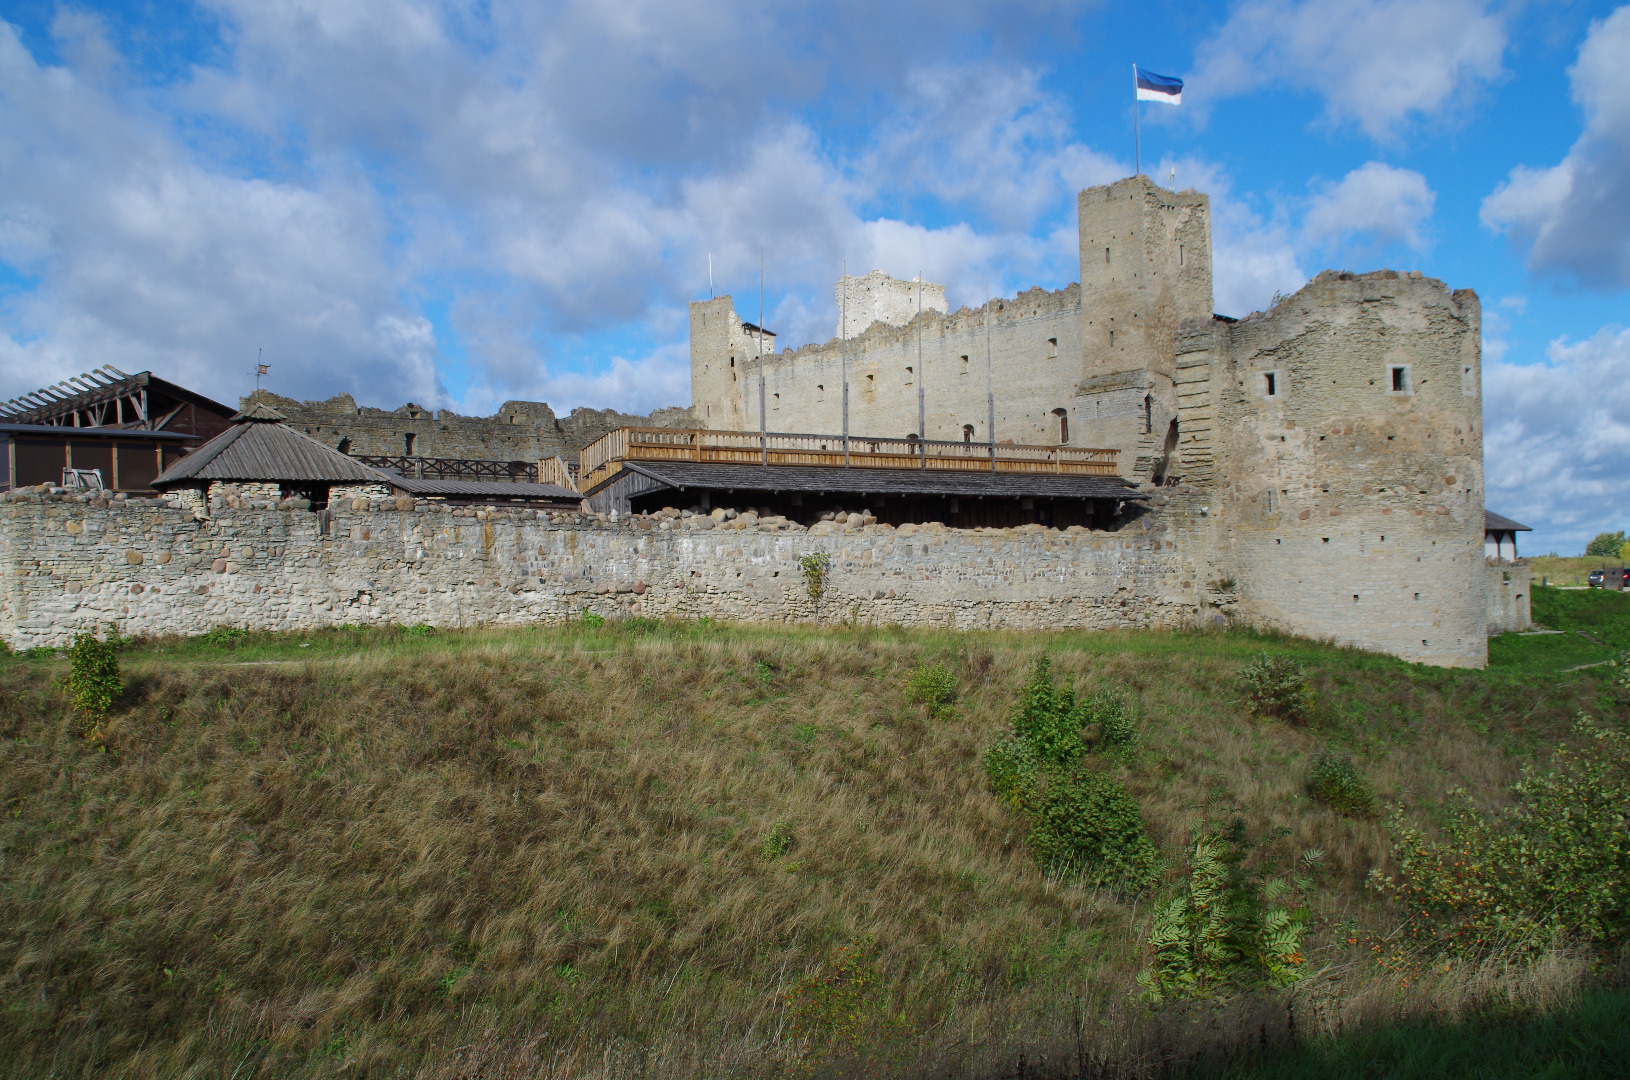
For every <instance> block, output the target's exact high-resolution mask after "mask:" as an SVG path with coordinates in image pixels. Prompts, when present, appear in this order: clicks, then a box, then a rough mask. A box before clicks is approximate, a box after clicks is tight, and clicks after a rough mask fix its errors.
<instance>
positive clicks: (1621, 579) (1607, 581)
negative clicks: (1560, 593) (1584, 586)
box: [1585, 566, 1630, 589]
mask: <svg viewBox="0 0 1630 1080" xmlns="http://www.w3.org/2000/svg"><path fill="white" fill-rule="evenodd" d="M1585 581H1586V582H1588V583H1589V585H1590V587H1591V588H1593V589H1625V588H1630V567H1622V566H1621V567H1612V568H1607V567H1604V568H1602V569H1599V570H1592V571H1591V572H1590V573H1589V574H1588V575H1587V576H1586V577H1585Z"/></svg>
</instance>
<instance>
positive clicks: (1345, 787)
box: [1307, 752, 1375, 819]
mask: <svg viewBox="0 0 1630 1080" xmlns="http://www.w3.org/2000/svg"><path fill="white" fill-rule="evenodd" d="M1307 792H1308V794H1309V795H1311V796H1313V801H1314V802H1318V803H1323V804H1324V805H1325V806H1328V807H1329V808H1330V809H1332V810H1334V811H1335V812H1336V813H1338V814H1341V815H1342V816H1343V817H1350V818H1362V819H1367V818H1372V817H1374V816H1375V792H1374V791H1373V790H1371V788H1370V785H1369V784H1368V783H1367V782H1366V781H1365V779H1364V777H1362V776H1361V775H1359V772H1358V768H1357V766H1355V765H1354V764H1353V762H1352V759H1350V758H1346V757H1342V756H1341V755H1339V754H1333V753H1329V752H1326V753H1325V754H1323V755H1322V756H1321V757H1320V758H1319V760H1318V761H1317V762H1315V763H1314V765H1313V773H1312V775H1311V776H1310V777H1308V782H1307Z"/></svg>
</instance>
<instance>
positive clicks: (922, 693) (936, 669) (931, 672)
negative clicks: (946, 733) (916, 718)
mask: <svg viewBox="0 0 1630 1080" xmlns="http://www.w3.org/2000/svg"><path fill="white" fill-rule="evenodd" d="M956 695H957V677H956V675H955V674H953V673H952V672H951V670H950V669H949V668H947V667H945V666H944V665H943V664H927V665H919V666H918V668H917V670H916V671H914V672H912V673H911V678H910V680H909V681H907V683H906V698H907V699H908V700H910V701H913V702H915V703H916V704H918V705H922V706H925V707H926V708H927V709H928V715H929V718H930V719H933V720H949V719H950V718H951V717H952V716H954V715H956V709H955V708H954V707H953V704H952V703H953V702H955V701H956Z"/></svg>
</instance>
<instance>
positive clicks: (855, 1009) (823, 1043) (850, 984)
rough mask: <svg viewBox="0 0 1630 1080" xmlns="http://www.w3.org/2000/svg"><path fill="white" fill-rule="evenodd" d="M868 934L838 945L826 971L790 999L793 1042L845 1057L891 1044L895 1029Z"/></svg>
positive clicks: (799, 987)
mask: <svg viewBox="0 0 1630 1080" xmlns="http://www.w3.org/2000/svg"><path fill="white" fill-rule="evenodd" d="M877 953H878V949H877V945H876V943H875V942H874V941H873V940H872V938H871V936H870V935H866V936H864V937H860V938H856V939H855V940H854V941H851V942H849V943H848V944H846V945H839V946H838V947H837V948H835V949H833V950H832V953H831V955H830V956H829V957H828V958H827V962H826V965H825V968H824V970H822V971H821V972H820V973H819V974H816V975H811V976H809V977H808V978H806V979H804V980H802V981H801V982H799V983H798V985H797V986H795V987H794V988H793V991H792V993H791V994H789V995H787V1012H788V1013H789V1014H790V1019H791V1021H792V1034H793V1036H794V1038H798V1039H802V1040H805V1041H806V1042H807V1043H809V1045H810V1048H811V1049H812V1050H817V1051H825V1052H826V1053H827V1054H830V1055H833V1056H846V1055H849V1054H854V1053H857V1052H860V1051H861V1050H863V1049H865V1048H866V1047H867V1046H868V1045H878V1044H881V1043H884V1042H886V1041H887V1039H888V1037H889V1036H890V1035H891V1034H893V1033H894V1031H893V1029H894V1028H895V1027H896V1025H895V1024H894V1023H891V1020H890V1017H889V1015H888V1009H887V1008H886V1006H885V1002H884V999H883V989H882V983H883V972H882V968H881V967H880V965H879V964H878V962H877Z"/></svg>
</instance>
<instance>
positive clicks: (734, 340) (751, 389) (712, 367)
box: [690, 296, 775, 431]
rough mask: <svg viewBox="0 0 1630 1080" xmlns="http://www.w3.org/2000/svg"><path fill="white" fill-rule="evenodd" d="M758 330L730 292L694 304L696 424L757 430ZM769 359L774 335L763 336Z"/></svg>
mask: <svg viewBox="0 0 1630 1080" xmlns="http://www.w3.org/2000/svg"><path fill="white" fill-rule="evenodd" d="M760 340H761V337H760V334H759V328H758V327H756V326H754V325H753V324H752V323H745V322H742V321H741V317H740V316H739V315H737V314H736V305H735V302H734V301H733V300H731V298H730V297H729V296H718V297H714V298H713V299H711V300H703V301H697V302H695V303H692V304H691V306H690V341H691V348H690V353H691V363H690V385H691V401H692V402H694V405H693V408H694V410H695V413H696V417H695V419H696V422H697V423H698V424H700V425H701V426H702V427H705V428H712V429H713V430H715V431H756V430H757V429H758V406H757V403H758V383H757V379H758V367H757V364H758V356H759V342H760ZM762 341H763V349H764V353H765V360H766V361H768V360H769V358H770V356H772V355H774V353H775V335H774V334H772V333H770V332H769V331H768V330H766V331H764V332H763V335H762Z"/></svg>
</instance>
